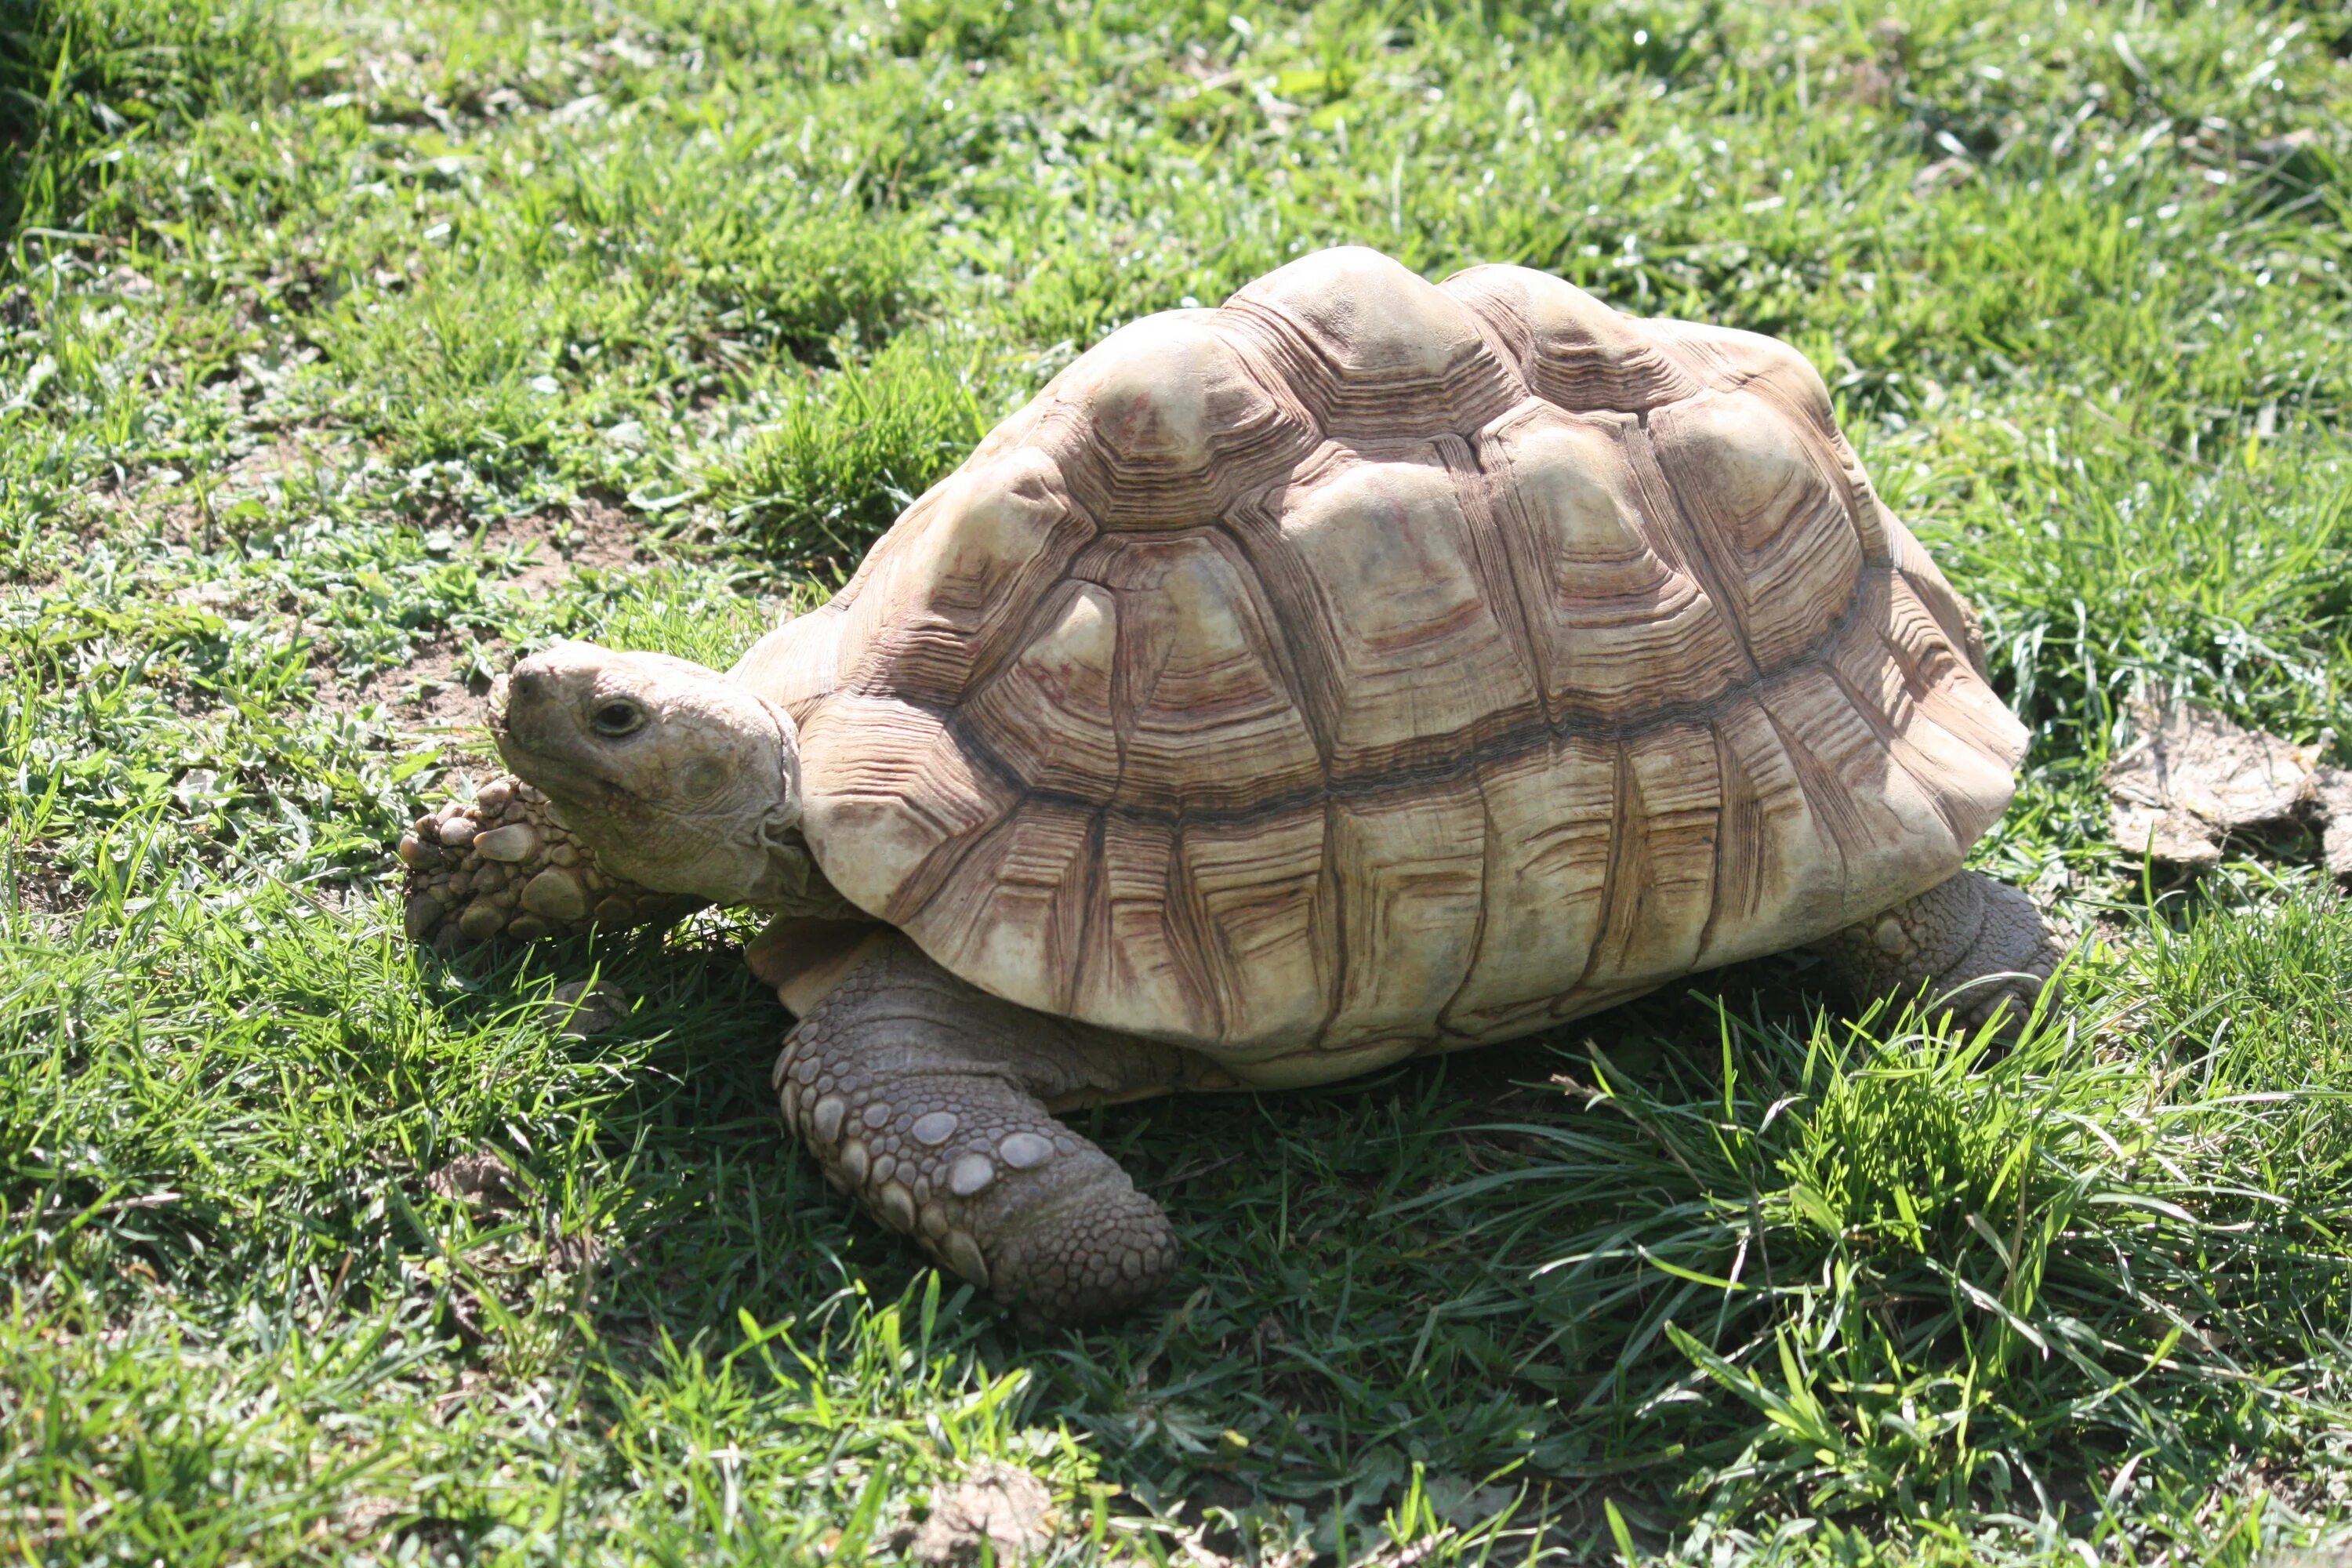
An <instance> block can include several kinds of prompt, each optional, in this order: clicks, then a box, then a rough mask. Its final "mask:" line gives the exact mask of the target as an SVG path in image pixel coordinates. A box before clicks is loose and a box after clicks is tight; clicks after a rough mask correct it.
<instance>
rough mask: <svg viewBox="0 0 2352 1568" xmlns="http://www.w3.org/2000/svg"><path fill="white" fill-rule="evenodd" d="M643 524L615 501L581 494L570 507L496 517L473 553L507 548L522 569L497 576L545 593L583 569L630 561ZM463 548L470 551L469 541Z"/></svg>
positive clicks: (612, 567)
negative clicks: (580, 497) (530, 513)
mask: <svg viewBox="0 0 2352 1568" xmlns="http://www.w3.org/2000/svg"><path fill="white" fill-rule="evenodd" d="M644 533H645V524H644V523H643V521H641V520H639V519H636V518H633V517H631V516H630V515H629V514H628V513H627V512H625V511H623V510H621V509H620V508H619V507H616V506H614V505H613V504H612V503H610V502H609V501H604V500H593V499H592V500H583V501H581V502H580V504H579V505H577V506H575V507H573V508H572V510H570V511H568V512H563V513H558V514H553V515H551V514H548V513H545V512H538V513H533V514H532V515H530V516H528V517H512V518H502V519H500V520H499V521H497V522H494V523H492V524H490V525H489V526H488V528H487V529H486V530H484V531H483V537H482V543H481V547H480V550H479V552H478V553H480V554H482V555H485V556H489V555H496V556H498V557H499V558H501V559H502V560H503V559H505V558H508V557H509V554H510V553H512V554H514V555H519V556H520V558H521V559H522V560H523V561H524V563H525V564H524V565H523V566H522V569H521V570H520V571H519V572H516V573H515V574H512V575H510V576H504V577H502V578H501V581H503V582H504V583H505V584H507V585H508V586H509V587H510V588H516V589H519V590H520V591H521V592H523V593H526V594H530V595H541V594H546V593H551V592H552V591H553V590H554V589H556V588H559V587H561V586H562V584H564V583H565V582H567V581H569V580H570V579H571V577H572V574H574V573H576V572H579V571H581V570H583V569H586V570H590V571H596V572H612V571H617V570H620V569H623V568H625V567H629V566H633V565H635V564H636V563H637V560H638V558H639V552H638V548H637V546H638V542H639V541H640V540H641V539H642V538H643V536H644ZM468 553H474V552H473V551H472V549H471V547H470V545H469V547H468Z"/></svg>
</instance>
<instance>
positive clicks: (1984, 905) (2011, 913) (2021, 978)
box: [1815, 871, 2065, 1030]
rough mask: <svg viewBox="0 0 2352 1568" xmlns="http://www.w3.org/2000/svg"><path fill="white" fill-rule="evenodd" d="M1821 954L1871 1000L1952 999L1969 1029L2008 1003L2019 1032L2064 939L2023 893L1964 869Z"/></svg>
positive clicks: (1818, 947) (1845, 934)
mask: <svg viewBox="0 0 2352 1568" xmlns="http://www.w3.org/2000/svg"><path fill="white" fill-rule="evenodd" d="M1815 951H1816V952H1820V953H1821V954H1822V956H1823V957H1825V958H1827V959H1828V960H1829V962H1830V967H1831V969H1832V972H1834V973H1836V975H1837V976H1838V978H1839V980H1840V981H1841V982H1843V984H1845V985H1846V986H1847V987H1848V988H1849V989H1851V990H1852V991H1853V994H1855V996H1856V997H1857V998H1859V999H1860V1000H1862V1001H1864V1002H1865V1003H1867V1002H1873V1001H1876V1000H1877V999H1878V998H1880V997H1890V998H1893V999H1895V1000H1897V1001H1907V1000H1909V999H1910V998H1911V997H1913V996H1915V995H1917V994H1919V993H1920V992H1921V991H1922V990H1924V991H1925V992H1926V993H1927V996H1928V998H1929V1000H1931V1001H1934V1000H1937V999H1938V998H1945V999H1948V1001H1949V1003H1950V1005H1951V1007H1952V1010H1953V1011H1954V1012H1955V1013H1956V1014H1957V1015H1958V1017H1959V1020H1960V1022H1961V1023H1962V1025H1964V1026H1967V1027H1969V1028H1974V1027H1976V1026H1979V1025H1981V1024H1983V1023H1984V1022H1986V1021H1987V1020H1988V1019H1990V1017H1992V1016H1993V1014H1994V1012H1995V1011H1996V1010H1997V1009H1999V1008H2000V1007H2001V1006H2003V1005H2006V1006H2007V1009H2008V1011H2007V1015H2006V1016H2007V1019H2008V1026H2009V1028H2010V1029H2011V1030H2014V1029H2015V1027H2016V1026H2018V1025H2019V1024H2021V1022H2023V1020H2024V1018H2025V1016H2026V1015H2027V1014H2029V1013H2031V1012H2032V1010H2033V1005H2034V1003H2035V1001H2036V1000H2037V999H2039V998H2040V996H2041V995H2042V991H2043V989H2044V987H2046V986H2047V985H2048V984H2049V983H2050V977H2051V975H2052V974H2053V973H2055V972H2056V970H2057V968H2058V961H2059V959H2060V958H2061V957H2063V955H2064V952H2065V939H2064V937H2063V934H2062V933H2061V932H2060V931H2058V930H2057V929H2056V928H2054V927H2053V926H2052V925H2051V923H2050V922H2049V921H2047V920H2045V919H2043V918H2042V911H2041V910H2037V909H2035V908H2034V907H2033V903H2032V900H2030V899H2028V898H2027V897H2026V896H2025V895H2024V894H2023V893H2021V892H2020V891H2019V890H2018V889H2015V888H2012V887H2011V886H2010V885H2009V884H2008V883H2006V882H1999V881H1995V880H1994V879H1991V878H1990V877H1987V876H1985V875H1984V874H1982V873H1981V872H1978V871H1963V872H1961V873H1960V874H1959V875H1958V876H1957V877H1954V878H1952V879H1949V880H1948V881H1945V882H1941V883H1938V884H1937V886H1935V887H1933V888H1930V889H1927V891H1926V892H1924V893H1922V894H1920V895H1919V896H1918V897H1917V898H1915V899H1908V900H1905V901H1904V902H1902V903H1899V904H1897V905H1895V907H1894V908H1893V909H1890V910H1885V911H1884V912H1882V913H1880V914H1878V915H1875V916H1874V917H1872V918H1871V919H1869V920H1866V921H1861V922H1860V923H1858V924H1855V925H1851V926H1848V927H1847V928H1846V929H1845V930H1843V931H1839V932H1838V933H1837V934H1836V935H1834V936H1832V937H1830V938H1829V939H1828V940H1827V941H1824V942H1819V943H1817V944H1815Z"/></svg>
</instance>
